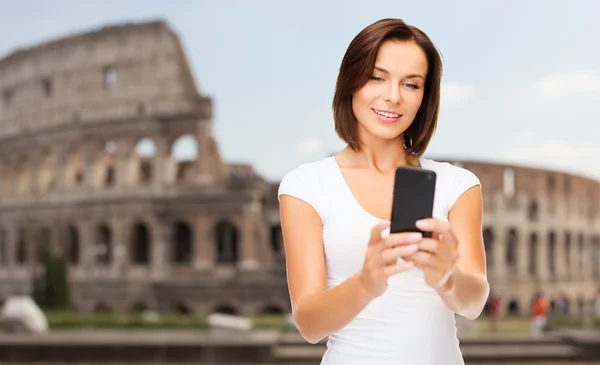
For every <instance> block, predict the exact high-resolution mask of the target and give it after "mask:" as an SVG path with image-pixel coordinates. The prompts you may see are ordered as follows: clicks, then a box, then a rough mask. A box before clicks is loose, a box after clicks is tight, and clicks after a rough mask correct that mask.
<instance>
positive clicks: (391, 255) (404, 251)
mask: <svg viewBox="0 0 600 365" xmlns="http://www.w3.org/2000/svg"><path fill="white" fill-rule="evenodd" d="M418 249H419V245H417V244H414V243H413V244H411V245H403V246H399V247H395V248H388V249H385V250H383V252H382V253H381V257H382V259H383V261H384V262H385V263H389V262H390V261H397V260H398V258H399V257H402V258H404V257H405V256H409V255H412V254H414V253H415V252H417V250H418Z"/></svg>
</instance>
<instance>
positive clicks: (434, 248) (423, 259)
mask: <svg viewBox="0 0 600 365" xmlns="http://www.w3.org/2000/svg"><path fill="white" fill-rule="evenodd" d="M417 228H419V229H420V230H422V231H423V232H432V237H431V238H428V237H424V238H423V239H422V240H421V241H419V242H418V243H417V244H418V246H419V250H418V251H417V252H416V253H414V254H412V255H411V256H407V257H406V258H405V260H406V261H412V262H413V263H414V264H415V267H417V268H419V269H421V270H422V271H423V273H424V274H425V282H427V284H428V285H430V286H431V287H433V288H434V289H436V290H441V291H447V290H449V287H448V286H451V281H452V280H451V279H452V274H453V273H454V270H455V268H456V261H457V260H458V241H457V239H456V237H455V236H454V234H453V233H452V230H451V229H450V223H448V222H446V221H442V220H440V219H437V218H427V219H422V220H419V221H417Z"/></svg>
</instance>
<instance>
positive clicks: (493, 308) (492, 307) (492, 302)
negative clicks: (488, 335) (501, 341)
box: [488, 294, 500, 333]
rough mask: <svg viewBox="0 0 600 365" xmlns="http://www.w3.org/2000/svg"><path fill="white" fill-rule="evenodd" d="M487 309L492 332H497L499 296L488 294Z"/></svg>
mask: <svg viewBox="0 0 600 365" xmlns="http://www.w3.org/2000/svg"><path fill="white" fill-rule="evenodd" d="M488 310H489V313H490V317H491V323H492V326H491V327H492V332H493V333H496V332H498V321H499V319H500V297H499V296H497V295H495V294H490V296H489V301H488Z"/></svg>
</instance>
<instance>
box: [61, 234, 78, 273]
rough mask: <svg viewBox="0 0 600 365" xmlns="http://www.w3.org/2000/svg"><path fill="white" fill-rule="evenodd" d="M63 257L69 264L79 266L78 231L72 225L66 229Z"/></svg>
mask: <svg viewBox="0 0 600 365" xmlns="http://www.w3.org/2000/svg"><path fill="white" fill-rule="evenodd" d="M64 256H65V257H66V259H67V262H68V263H69V264H71V265H77V264H79V231H78V230H77V227H75V226H74V225H72V224H71V225H69V226H68V227H67V228H66V242H65V247H64Z"/></svg>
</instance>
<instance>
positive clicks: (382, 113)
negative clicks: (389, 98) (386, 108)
mask: <svg viewBox="0 0 600 365" xmlns="http://www.w3.org/2000/svg"><path fill="white" fill-rule="evenodd" d="M373 110H375V109H373ZM375 113H377V114H379V115H383V116H384V117H388V118H398V117H399V116H400V115H399V114H392V113H386V112H380V111H379V110H375Z"/></svg>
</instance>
